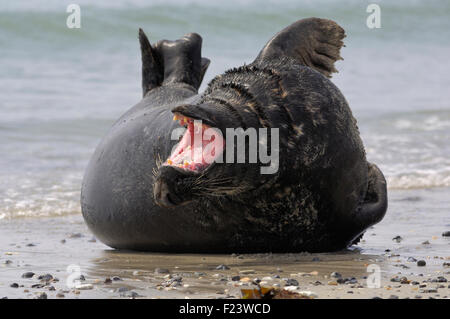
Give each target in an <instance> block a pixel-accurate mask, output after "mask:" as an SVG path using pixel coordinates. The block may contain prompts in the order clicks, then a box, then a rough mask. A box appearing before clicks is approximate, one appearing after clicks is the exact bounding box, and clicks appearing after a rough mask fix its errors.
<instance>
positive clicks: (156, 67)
mask: <svg viewBox="0 0 450 319" xmlns="http://www.w3.org/2000/svg"><path fill="white" fill-rule="evenodd" d="M139 43H140V44H141V56H142V93H143V96H145V94H146V93H147V92H148V91H151V90H152V89H154V88H155V87H158V86H160V85H161V83H162V81H163V79H164V68H163V65H162V61H161V57H160V55H159V53H158V51H157V50H156V49H155V48H153V47H152V46H151V45H150V42H149V41H148V38H147V36H146V35H145V33H144V31H143V30H142V29H139Z"/></svg>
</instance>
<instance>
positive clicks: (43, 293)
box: [36, 292, 47, 299]
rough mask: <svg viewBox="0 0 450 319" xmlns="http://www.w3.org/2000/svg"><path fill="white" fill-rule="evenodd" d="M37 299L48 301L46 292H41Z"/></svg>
mask: <svg viewBox="0 0 450 319" xmlns="http://www.w3.org/2000/svg"><path fill="white" fill-rule="evenodd" d="M36 299H47V294H46V293H45V292H41V293H39V294H38V295H37V296H36Z"/></svg>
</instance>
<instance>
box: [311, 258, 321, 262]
mask: <svg viewBox="0 0 450 319" xmlns="http://www.w3.org/2000/svg"><path fill="white" fill-rule="evenodd" d="M312 261H314V262H317V261H320V258H319V257H314V258H313V259H312Z"/></svg>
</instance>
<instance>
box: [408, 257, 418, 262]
mask: <svg viewBox="0 0 450 319" xmlns="http://www.w3.org/2000/svg"><path fill="white" fill-rule="evenodd" d="M407 261H409V262H412V263H415V262H417V259H416V258H414V257H408V259H407Z"/></svg>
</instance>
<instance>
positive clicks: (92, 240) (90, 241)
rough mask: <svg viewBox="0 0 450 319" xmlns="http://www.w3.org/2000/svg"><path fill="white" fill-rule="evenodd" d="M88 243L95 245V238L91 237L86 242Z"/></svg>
mask: <svg viewBox="0 0 450 319" xmlns="http://www.w3.org/2000/svg"><path fill="white" fill-rule="evenodd" d="M88 242H89V243H95V242H97V239H95V237H92V238H91V239H89V240H88Z"/></svg>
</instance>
